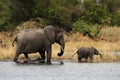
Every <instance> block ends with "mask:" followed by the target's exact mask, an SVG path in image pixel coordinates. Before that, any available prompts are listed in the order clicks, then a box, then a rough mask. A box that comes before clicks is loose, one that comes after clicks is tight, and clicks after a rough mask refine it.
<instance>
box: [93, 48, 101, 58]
mask: <svg viewBox="0 0 120 80" xmlns="http://www.w3.org/2000/svg"><path fill="white" fill-rule="evenodd" d="M91 49H92V50H93V52H94V55H100V57H101V58H102V55H101V54H100V53H99V51H98V50H97V49H96V48H94V47H91Z"/></svg>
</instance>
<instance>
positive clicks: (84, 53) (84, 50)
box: [72, 47, 102, 62]
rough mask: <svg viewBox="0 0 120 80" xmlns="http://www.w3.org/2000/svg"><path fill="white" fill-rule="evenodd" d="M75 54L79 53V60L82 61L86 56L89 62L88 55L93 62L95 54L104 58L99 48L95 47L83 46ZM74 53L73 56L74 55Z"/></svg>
mask: <svg viewBox="0 0 120 80" xmlns="http://www.w3.org/2000/svg"><path fill="white" fill-rule="evenodd" d="M75 54H78V61H79V62H81V61H82V58H85V61H86V62H87V60H88V57H89V58H90V60H91V62H93V55H100V56H101V58H102V55H101V54H100V53H99V52H98V50H97V49H96V48H94V47H90V48H89V47H81V48H79V49H78V50H77V52H76V53H75ZM75 54H73V55H72V56H74V55H75Z"/></svg>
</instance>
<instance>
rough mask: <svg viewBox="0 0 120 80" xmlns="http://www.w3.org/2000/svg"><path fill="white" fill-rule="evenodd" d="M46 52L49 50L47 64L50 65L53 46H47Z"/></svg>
mask: <svg viewBox="0 0 120 80" xmlns="http://www.w3.org/2000/svg"><path fill="white" fill-rule="evenodd" d="M46 52H47V64H49V65H50V64H51V53H52V47H51V46H49V47H47V49H46Z"/></svg>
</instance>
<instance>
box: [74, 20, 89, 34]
mask: <svg viewBox="0 0 120 80" xmlns="http://www.w3.org/2000/svg"><path fill="white" fill-rule="evenodd" d="M89 27H90V26H89V25H88V24H87V23H85V22H84V21H81V20H78V21H76V22H74V23H73V25H72V28H73V31H79V32H81V33H82V34H83V35H86V34H87V32H89V31H90V29H89Z"/></svg>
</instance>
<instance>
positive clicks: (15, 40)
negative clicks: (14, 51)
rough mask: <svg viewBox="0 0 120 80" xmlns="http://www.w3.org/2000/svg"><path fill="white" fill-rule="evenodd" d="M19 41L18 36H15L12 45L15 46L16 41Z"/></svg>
mask: <svg viewBox="0 0 120 80" xmlns="http://www.w3.org/2000/svg"><path fill="white" fill-rule="evenodd" d="M16 41H17V36H16V37H15V39H14V40H13V42H12V46H13V47H14V42H16Z"/></svg>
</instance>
